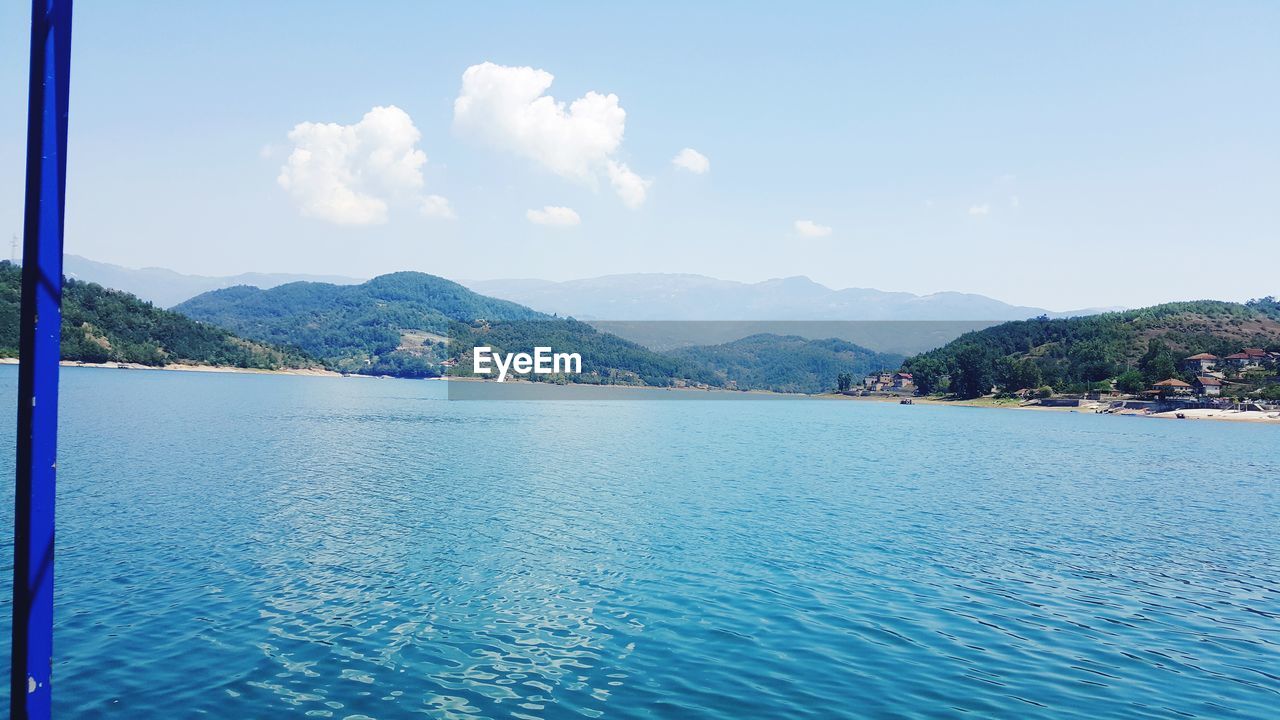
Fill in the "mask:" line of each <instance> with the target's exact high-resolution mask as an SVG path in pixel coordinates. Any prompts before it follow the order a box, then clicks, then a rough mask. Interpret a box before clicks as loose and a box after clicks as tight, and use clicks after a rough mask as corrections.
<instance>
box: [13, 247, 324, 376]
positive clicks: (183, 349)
mask: <svg viewBox="0 0 1280 720" xmlns="http://www.w3.org/2000/svg"><path fill="white" fill-rule="evenodd" d="M21 286H22V269H21V268H20V267H18V266H16V265H14V264H12V263H10V262H8V261H3V262H0V355H3V356H4V357H17V355H18V318H19V312H20V306H21ZM62 358H63V359H64V360H78V361H82V362H128V363H140V364H143V365H153V366H163V365H168V364H171V363H192V364H199V365H219V366H228V367H241V368H255V369H262V370H277V369H282V368H308V367H319V363H318V362H316V361H315V360H314V359H312V358H310V357H308V356H307V355H306V354H304V353H301V352H298V351H293V350H285V349H281V348H275V347H270V346H268V345H264V344H262V343H258V342H252V341H248V340H244V339H242V338H239V337H236V336H235V335H234V334H232V333H230V332H228V331H227V330H224V329H222V328H218V327H213V326H210V325H205V324H202V323H198V322H196V321H194V320H191V319H190V318H187V317H184V316H182V315H180V314H178V313H175V312H170V311H168V310H162V309H160V308H157V307H155V306H154V305H152V304H151V303H149V302H144V301H142V300H139V299H138V298H136V297H134V296H133V295H130V294H128V293H124V292H120V291H118V290H109V289H107V288H104V287H102V286H101V285H97V284H95V283H86V282H80V281H78V280H70V279H68V280H67V281H66V283H65V284H64V285H63V290H62Z"/></svg>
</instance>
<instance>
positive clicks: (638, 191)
mask: <svg viewBox="0 0 1280 720" xmlns="http://www.w3.org/2000/svg"><path fill="white" fill-rule="evenodd" d="M605 169H606V170H608V172H609V182H610V184H612V185H613V189H614V192H616V193H618V197H620V198H622V203H623V204H624V205H626V206H627V207H629V208H631V209H633V210H634V209H635V208H638V207H640V206H641V205H643V204H644V198H645V195H647V194H648V192H649V186H650V185H651V184H653V181H652V180H645V179H644V178H642V177H640V176H639V175H637V174H635V173H633V172H631V168H629V167H627V166H626V165H625V164H623V163H620V162H614V161H612V160H610V161H609V164H608V165H607V166H606V167H605Z"/></svg>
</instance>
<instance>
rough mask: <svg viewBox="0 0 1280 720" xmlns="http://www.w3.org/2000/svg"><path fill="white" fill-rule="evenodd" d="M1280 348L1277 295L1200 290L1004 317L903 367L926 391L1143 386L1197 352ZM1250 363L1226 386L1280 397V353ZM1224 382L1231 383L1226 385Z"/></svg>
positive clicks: (1186, 377) (1231, 374)
mask: <svg viewBox="0 0 1280 720" xmlns="http://www.w3.org/2000/svg"><path fill="white" fill-rule="evenodd" d="M1246 347H1248V348H1259V349H1264V350H1269V351H1273V352H1280V304H1278V303H1277V302H1276V301H1275V299H1274V298H1263V299H1261V300H1253V301H1250V302H1249V303H1246V304H1243V305H1242V304H1238V303H1230V302H1219V301H1215V300H1202V301H1197V302H1180V303H1167V304H1164V305H1156V306H1154V307H1149V308H1140V309H1137V310H1127V311H1124V312H1116V313H1104V314H1101V315H1094V316H1091V317H1079V318H1062V319H1036V320H1023V321H1017V322H1007V323H1003V324H1001V325H996V326H994V327H989V328H986V329H983V330H978V331H976V332H971V333H966V334H964V335H961V336H960V337H958V338H956V339H955V340H953V341H952V342H950V343H948V344H947V345H944V346H943V347H940V348H938V349H936V350H931V351H929V352H926V353H923V354H921V355H917V356H915V357H912V358H911V359H909V360H907V361H906V363H905V367H906V368H907V369H908V370H910V371H911V372H912V373H913V374H914V375H915V377H916V381H917V383H916V384H917V385H918V386H920V388H921V389H922V390H923V391H925V392H930V391H935V390H936V391H947V390H949V391H951V392H954V393H956V394H958V395H961V396H963V397H976V396H978V395H985V394H987V393H989V392H990V391H991V388H992V387H993V386H994V387H999V388H1000V389H1002V390H1005V391H1016V390H1021V389H1024V388H1035V387H1039V386H1042V385H1047V386H1049V387H1051V388H1053V389H1054V390H1056V391H1058V392H1083V391H1085V390H1089V389H1092V388H1093V387H1094V386H1095V385H1101V386H1104V387H1108V388H1109V387H1111V386H1112V385H1113V384H1114V385H1115V386H1116V387H1118V388H1119V389H1121V390H1123V391H1125V392H1138V391H1140V390H1144V389H1147V388H1149V387H1150V386H1151V385H1152V383H1155V382H1157V381H1160V380H1165V379H1169V378H1174V379H1181V380H1183V381H1184V382H1190V381H1192V380H1194V379H1195V378H1194V375H1192V374H1191V373H1190V372H1188V371H1187V369H1185V368H1184V367H1182V363H1181V361H1182V360H1183V359H1184V358H1186V357H1188V356H1191V355H1194V354H1197V353H1210V354H1213V355H1217V356H1218V357H1226V356H1228V355H1231V354H1233V353H1238V352H1240V351H1241V350H1242V349H1244V348H1246ZM1261 365H1263V367H1260V368H1257V369H1252V370H1249V371H1247V372H1237V370H1236V369H1235V368H1231V367H1229V366H1225V365H1224V366H1223V368H1222V369H1223V370H1224V371H1225V375H1226V379H1227V380H1228V386H1227V387H1228V390H1231V391H1232V392H1246V393H1247V392H1252V391H1254V390H1258V391H1261V390H1263V389H1265V388H1275V390H1267V392H1272V393H1275V394H1277V396H1278V397H1280V377H1277V376H1276V370H1277V368H1276V367H1275V365H1276V362H1275V360H1274V359H1268V360H1266V361H1265V362H1263V363H1261ZM1224 392H1226V391H1224Z"/></svg>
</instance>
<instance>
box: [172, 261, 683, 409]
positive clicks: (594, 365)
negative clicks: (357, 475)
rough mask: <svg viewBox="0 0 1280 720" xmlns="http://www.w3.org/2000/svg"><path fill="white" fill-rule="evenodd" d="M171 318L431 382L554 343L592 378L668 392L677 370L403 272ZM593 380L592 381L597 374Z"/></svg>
mask: <svg viewBox="0 0 1280 720" xmlns="http://www.w3.org/2000/svg"><path fill="white" fill-rule="evenodd" d="M174 309H175V310H177V311H179V312H182V313H185V314H187V315H190V316H191V317H194V318H197V319H199V320H203V321H206V322H210V323H215V324H217V325H221V326H223V327H225V328H228V329H230V330H233V331H235V332H237V333H239V334H241V335H244V336H246V337H251V338H255V339H258V340H262V341H267V342H275V343H281V344H286V345H291V346H296V347H300V348H302V349H304V350H306V351H307V352H309V353H311V354H313V355H315V356H317V357H319V358H321V359H323V360H324V361H325V363H326V364H327V365H329V366H330V367H332V368H334V369H337V370H342V371H344V372H353V373H365V374H375V375H383V374H385V375H396V376H401V377H433V376H438V375H440V374H441V373H442V372H443V371H444V370H445V369H446V368H447V367H448V366H447V365H445V364H444V363H445V362H446V361H449V362H459V361H463V362H459V365H458V368H459V370H458V372H461V369H462V368H463V367H465V363H466V362H469V361H470V356H469V355H468V354H467V351H469V350H470V349H471V347H473V346H474V345H479V344H487V345H489V346H491V347H494V348H496V349H499V350H502V351H504V352H529V351H531V350H532V348H533V347H534V346H536V345H549V346H552V347H555V348H557V349H564V350H565V351H572V352H579V353H581V354H582V358H583V371H584V373H585V374H586V375H588V376H592V377H595V378H606V379H609V378H611V379H616V380H618V381H623V382H637V383H639V382H645V383H647V384H665V383H667V382H671V381H672V380H673V379H674V378H676V377H677V376H679V375H680V371H679V370H678V369H677V363H676V362H675V361H673V360H672V359H671V358H668V357H665V356H661V355H658V354H657V353H654V352H651V351H649V350H646V349H644V348H642V347H640V346H639V345H636V344H634V343H630V342H627V341H625V340H622V339H620V338H617V337H614V336H612V335H609V334H607V333H601V332H597V331H596V330H595V329H594V328H592V327H590V326H589V325H586V324H584V323H579V322H575V321H572V320H566V319H559V318H553V317H552V316H550V315H544V314H542V313H539V312H536V311H534V310H530V309H529V308H526V307H524V306H522V305H517V304H515V303H512V302H508V301H506V300H497V299H494V298H489V297H485V296H484V295H480V294H478V293H474V292H472V291H470V290H468V289H466V288H465V287H463V286H461V285H459V284H457V283H455V282H452V281H450V280H446V279H444V278H441V277H436V276H434V275H428V274H425V273H418V272H398V273H392V274H390V275H382V276H379V277H376V278H374V279H372V280H369V281H368V282H365V283H363V284H360V285H331V284H328V283H313V282H298V283H290V284H288V285H281V286H279V287H275V288H272V289H270V290H260V289H258V288H254V287H248V286H241V287H234V288H228V289H225V290H215V291H213V292H208V293H205V294H203V295H199V296H197V297H194V298H192V299H191V300H188V301H187V302H184V303H181V304H179V305H178V306H177V307H175V308H174ZM593 374H594V375H593Z"/></svg>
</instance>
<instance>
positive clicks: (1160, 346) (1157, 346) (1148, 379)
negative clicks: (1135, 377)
mask: <svg viewBox="0 0 1280 720" xmlns="http://www.w3.org/2000/svg"><path fill="white" fill-rule="evenodd" d="M1138 369H1139V370H1141V371H1142V378H1143V380H1144V381H1145V383H1146V384H1147V385H1151V384H1153V383H1157V382H1160V381H1161V380H1166V379H1168V378H1171V377H1176V376H1177V374H1178V360H1177V358H1175V357H1174V355H1173V351H1172V350H1170V349H1169V346H1168V345H1165V344H1164V343H1163V342H1161V341H1159V340H1156V339H1152V340H1150V341H1148V342H1147V352H1146V353H1145V354H1144V355H1143V356H1142V358H1141V359H1139V360H1138Z"/></svg>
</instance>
